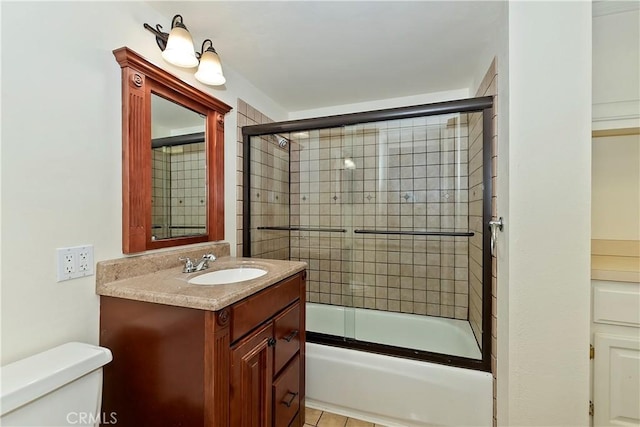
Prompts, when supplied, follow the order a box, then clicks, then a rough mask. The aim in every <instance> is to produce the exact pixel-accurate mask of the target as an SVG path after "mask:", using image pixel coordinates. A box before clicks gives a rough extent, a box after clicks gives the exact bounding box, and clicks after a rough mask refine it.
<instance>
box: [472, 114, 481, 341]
mask: <svg viewBox="0 0 640 427" xmlns="http://www.w3.org/2000/svg"><path fill="white" fill-rule="evenodd" d="M469 130H470V135H469V228H470V229H471V231H473V232H474V235H473V237H471V238H470V239H469V323H470V324H471V329H472V330H473V334H474V335H475V337H476V341H477V342H478V346H479V347H480V348H481V349H482V277H483V276H482V243H483V241H482V239H483V232H484V227H483V220H482V207H483V203H482V201H483V194H484V193H483V190H484V187H483V184H482V173H483V168H482V165H483V157H482V153H483V150H482V142H483V137H482V136H483V135H482V134H483V132H482V113H471V114H469Z"/></svg>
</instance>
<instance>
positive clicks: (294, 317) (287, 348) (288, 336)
mask: <svg viewBox="0 0 640 427" xmlns="http://www.w3.org/2000/svg"><path fill="white" fill-rule="evenodd" d="M274 324H275V339H276V346H275V350H276V352H275V353H276V354H275V357H274V369H273V373H274V374H275V375H277V374H278V372H280V369H282V368H283V367H284V365H286V364H287V362H288V361H289V360H290V359H291V358H292V357H293V356H294V355H295V354H296V353H297V352H298V350H299V349H300V303H296V304H294V305H292V306H291V307H289V308H288V309H287V310H285V311H284V312H283V313H281V314H279V315H278V317H276V318H275V320H274Z"/></svg>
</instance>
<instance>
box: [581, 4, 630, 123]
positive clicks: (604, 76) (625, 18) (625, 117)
mask: <svg viewBox="0 0 640 427" xmlns="http://www.w3.org/2000/svg"><path fill="white" fill-rule="evenodd" d="M606 3H609V2H603V4H600V5H598V6H599V7H598V8H597V9H594V11H598V13H607V12H608V11H617V10H619V9H620V7H621V6H624V8H623V9H628V8H629V7H633V5H634V3H635V8H636V10H627V11H623V12H617V13H608V14H605V15H596V16H594V17H593V129H594V130H601V129H617V128H628V127H638V126H640V79H639V78H638V76H640V7H639V6H638V5H637V2H617V1H613V2H610V5H607V4H606ZM607 6H609V7H608V8H607Z"/></svg>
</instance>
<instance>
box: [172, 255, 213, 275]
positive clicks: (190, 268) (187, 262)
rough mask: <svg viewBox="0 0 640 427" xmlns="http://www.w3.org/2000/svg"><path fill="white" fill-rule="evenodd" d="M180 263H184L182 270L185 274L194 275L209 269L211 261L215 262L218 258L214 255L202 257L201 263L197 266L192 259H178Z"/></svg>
mask: <svg viewBox="0 0 640 427" xmlns="http://www.w3.org/2000/svg"><path fill="white" fill-rule="evenodd" d="M178 259H179V260H180V261H184V268H183V269H182V272H183V273H193V272H196V271H202V270H206V269H207V268H209V261H215V260H216V256H215V255H214V254H205V255H202V258H201V259H200V261H198V263H197V264H194V263H193V261H191V258H189V257H187V258H178Z"/></svg>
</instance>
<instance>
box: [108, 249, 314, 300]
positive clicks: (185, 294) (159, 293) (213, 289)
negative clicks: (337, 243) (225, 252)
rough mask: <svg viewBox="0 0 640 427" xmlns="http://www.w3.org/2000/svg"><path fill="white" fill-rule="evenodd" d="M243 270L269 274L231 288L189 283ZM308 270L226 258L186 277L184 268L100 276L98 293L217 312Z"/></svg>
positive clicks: (273, 262) (301, 265)
mask: <svg viewBox="0 0 640 427" xmlns="http://www.w3.org/2000/svg"><path fill="white" fill-rule="evenodd" d="M174 258H175V257H174ZM117 262H118V260H115V261H106V262H105V264H109V263H111V264H113V263H117ZM240 266H244V267H254V268H261V269H264V270H267V274H265V275H264V276H262V277H259V278H257V279H252V280H247V281H244V282H238V283H232V284H228V285H213V286H204V285H191V284H189V283H187V282H188V280H189V279H191V278H192V277H195V276H198V275H201V274H206V273H210V272H212V271H216V270H224V269H228V268H234V267H240ZM306 266H307V264H306V263H304V262H299V261H280V260H272V259H260V258H234V257H229V256H225V257H222V258H218V259H217V260H216V261H213V262H210V263H209V268H208V269H206V270H203V271H199V272H196V273H183V272H182V266H175V267H170V268H164V269H158V270H157V271H153V272H145V274H140V275H137V276H132V277H131V275H130V274H127V275H126V276H128V277H124V278H117V277H115V276H114V275H113V274H98V275H97V276H98V277H97V280H96V293H97V294H98V295H103V296H110V297H119V298H126V299H132V300H137V301H146V302H153V303H159V304H167V305H175V306H180V307H188V308H196V309H201V310H211V311H217V310H220V309H222V308H224V307H227V306H229V305H231V304H233V303H235V302H237V301H240V300H241V299H243V298H246V297H248V296H250V295H253V294H254V293H256V292H258V291H261V290H262V289H265V288H267V287H269V286H271V285H273V284H275V283H277V282H279V281H280V280H282V279H285V278H287V277H289V276H291V275H293V274H296V273H298V272H300V271H302V270H304V269H305V268H306ZM107 268H109V265H107V266H106V267H105V266H103V267H102V270H106V269H107ZM98 270H99V272H100V270H101V266H100V264H98Z"/></svg>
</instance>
